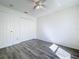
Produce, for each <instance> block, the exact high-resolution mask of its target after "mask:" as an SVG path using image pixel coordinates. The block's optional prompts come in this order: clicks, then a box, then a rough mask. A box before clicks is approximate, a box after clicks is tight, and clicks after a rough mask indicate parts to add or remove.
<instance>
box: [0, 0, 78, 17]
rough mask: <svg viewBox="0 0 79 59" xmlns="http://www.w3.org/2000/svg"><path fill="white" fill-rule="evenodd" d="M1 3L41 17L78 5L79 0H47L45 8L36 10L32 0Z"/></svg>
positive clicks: (9, 0) (11, 0) (5, 0)
mask: <svg viewBox="0 0 79 59" xmlns="http://www.w3.org/2000/svg"><path fill="white" fill-rule="evenodd" d="M0 4H2V5H4V6H6V7H10V8H12V9H15V10H18V11H21V12H23V13H24V12H28V13H27V14H29V15H31V16H34V17H39V16H42V15H45V14H48V13H51V12H55V11H56V10H60V9H64V8H67V7H70V6H74V5H78V4H79V0H46V2H45V3H44V4H45V8H42V9H39V10H34V9H33V2H32V0H0Z"/></svg>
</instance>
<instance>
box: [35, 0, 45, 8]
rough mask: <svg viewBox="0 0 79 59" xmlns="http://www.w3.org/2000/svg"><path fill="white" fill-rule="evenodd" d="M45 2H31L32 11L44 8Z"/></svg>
mask: <svg viewBox="0 0 79 59" xmlns="http://www.w3.org/2000/svg"><path fill="white" fill-rule="evenodd" d="M45 1H46V0H33V3H34V7H33V8H34V9H40V8H44V7H45V5H44V2H45Z"/></svg>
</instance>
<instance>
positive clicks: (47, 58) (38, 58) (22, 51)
mask: <svg viewBox="0 0 79 59" xmlns="http://www.w3.org/2000/svg"><path fill="white" fill-rule="evenodd" d="M41 42H42V41H40V44H39V41H38V42H37V41H33V40H31V41H26V42H22V43H20V44H17V45H14V46H10V47H7V48H3V49H0V59H60V58H59V57H58V56H56V55H55V54H54V53H53V52H52V51H51V50H50V49H49V48H48V47H47V46H45V44H42V43H41ZM44 43H45V42H44Z"/></svg>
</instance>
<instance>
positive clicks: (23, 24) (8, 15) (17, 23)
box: [0, 5, 36, 48]
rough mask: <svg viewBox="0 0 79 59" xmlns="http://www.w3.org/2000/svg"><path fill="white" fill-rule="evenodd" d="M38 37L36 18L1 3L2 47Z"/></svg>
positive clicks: (0, 29) (0, 46) (0, 42)
mask: <svg viewBox="0 0 79 59" xmlns="http://www.w3.org/2000/svg"><path fill="white" fill-rule="evenodd" d="M34 38H36V19H35V18H33V17H31V16H29V15H25V14H22V13H20V12H18V11H14V10H11V9H9V8H6V7H3V6H1V5H0V48H2V47H6V46H10V45H13V44H16V43H19V42H22V41H26V40H30V39H34Z"/></svg>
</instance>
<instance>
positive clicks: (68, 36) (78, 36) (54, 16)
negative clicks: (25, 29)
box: [38, 6, 79, 49]
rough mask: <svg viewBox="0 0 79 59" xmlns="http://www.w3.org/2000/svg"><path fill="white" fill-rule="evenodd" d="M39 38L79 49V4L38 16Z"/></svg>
mask: <svg viewBox="0 0 79 59" xmlns="http://www.w3.org/2000/svg"><path fill="white" fill-rule="evenodd" d="M38 38H39V39H41V40H45V41H49V42H54V43H57V44H61V45H64V46H68V47H72V48H76V49H79V6H74V7H71V8H67V9H64V10H60V11H57V12H55V13H51V14H48V15H45V16H42V17H40V18H38Z"/></svg>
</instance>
